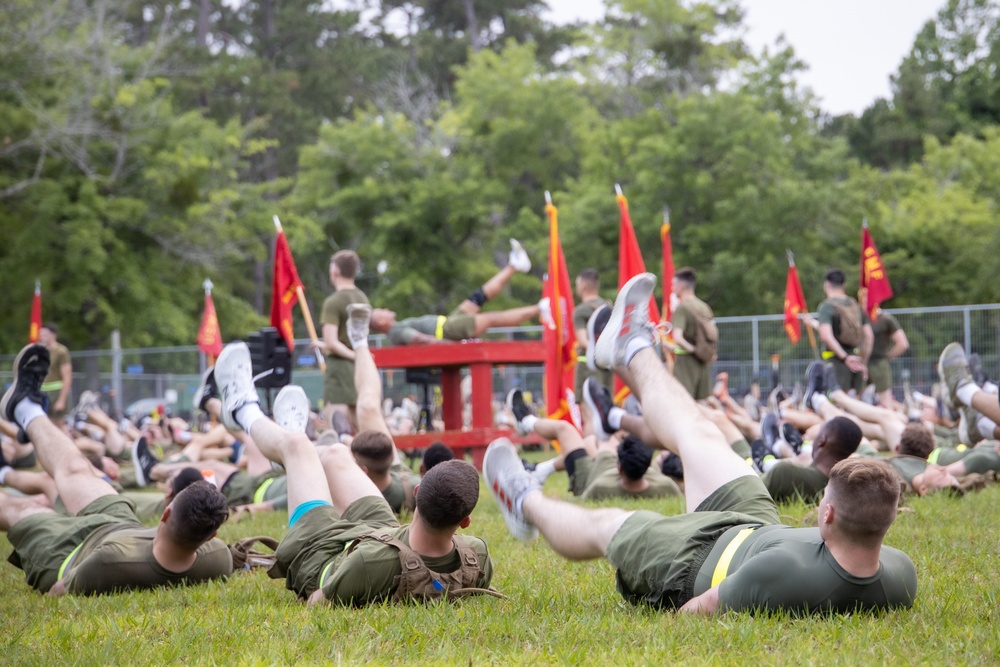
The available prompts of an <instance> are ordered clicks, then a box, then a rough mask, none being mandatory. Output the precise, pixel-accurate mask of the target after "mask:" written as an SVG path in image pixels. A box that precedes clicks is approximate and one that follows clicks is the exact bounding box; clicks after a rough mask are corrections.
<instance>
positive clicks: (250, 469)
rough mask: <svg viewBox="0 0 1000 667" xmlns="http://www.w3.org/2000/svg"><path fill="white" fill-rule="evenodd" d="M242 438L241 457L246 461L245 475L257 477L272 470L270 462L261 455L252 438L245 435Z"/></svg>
mask: <svg viewBox="0 0 1000 667" xmlns="http://www.w3.org/2000/svg"><path fill="white" fill-rule="evenodd" d="M243 437H244V440H243V456H244V458H246V461H247V474H248V475H250V476H251V477H257V476H258V475H263V474H265V473H268V472H270V471H271V470H273V468H272V467H271V460H270V459H269V458H267V457H266V456H264V455H263V454H262V453H261V451H260V449H258V448H257V443H255V442H254V441H253V438H251V437H250V436H249V435H245V434H244V436H243Z"/></svg>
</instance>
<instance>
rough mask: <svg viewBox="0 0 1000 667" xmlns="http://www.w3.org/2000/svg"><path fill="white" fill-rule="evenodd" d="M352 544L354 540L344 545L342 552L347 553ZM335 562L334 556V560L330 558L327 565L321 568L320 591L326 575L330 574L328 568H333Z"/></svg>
mask: <svg viewBox="0 0 1000 667" xmlns="http://www.w3.org/2000/svg"><path fill="white" fill-rule="evenodd" d="M354 542H355V540H351V541H349V542H348V543H347V544H345V545H344V551H347V550H348V549H350V548H351V545H352V544H354ZM338 555H339V554H338ZM336 560H337V557H336V556H335V557H334V558H332V559H331V560H330V562H329V563H327V564H326V566H325V567H324V568H323V571H322V572H320V573H319V587H320V589H322V588H323V584H325V583H326V575H328V574H330V568H331V567H333V564H334V563H335V562H336Z"/></svg>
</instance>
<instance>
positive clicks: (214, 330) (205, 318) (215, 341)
mask: <svg viewBox="0 0 1000 667" xmlns="http://www.w3.org/2000/svg"><path fill="white" fill-rule="evenodd" d="M198 349H199V350H201V351H202V352H204V353H205V354H207V355H209V356H210V357H213V358H214V357H218V356H219V354H220V353H221V352H222V332H221V331H219V318H218V316H217V315H216V314H215V302H214V301H212V293H211V292H209V291H208V290H205V309H204V310H203V311H202V313H201V326H199V327H198Z"/></svg>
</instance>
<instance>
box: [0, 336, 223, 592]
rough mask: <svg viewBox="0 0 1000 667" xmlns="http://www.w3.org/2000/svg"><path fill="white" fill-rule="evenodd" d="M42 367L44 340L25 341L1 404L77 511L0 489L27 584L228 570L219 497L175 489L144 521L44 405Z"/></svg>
mask: <svg viewBox="0 0 1000 667" xmlns="http://www.w3.org/2000/svg"><path fill="white" fill-rule="evenodd" d="M48 370H49V353H48V350H47V349H46V348H45V347H44V346H42V345H29V346H28V347H26V348H24V349H23V350H21V353H20V354H19V355H18V356H17V359H16V360H15V361H14V383H13V385H12V386H11V388H10V389H8V391H7V393H6V394H4V396H3V400H2V401H0V413H2V414H3V415H4V417H5V418H7V419H9V420H11V421H13V422H14V423H16V424H17V425H18V426H19V427H20V428H21V429H23V430H24V431H25V433H26V434H27V436H28V438H29V439H30V440H31V441H32V442H33V443H34V445H35V451H36V453H37V455H38V460H39V463H40V464H41V465H42V467H43V468H44V469H45V470H46V472H48V473H49V474H50V475H51V476H52V478H53V479H54V480H55V483H56V488H57V490H58V492H59V496H60V498H61V499H62V501H63V503H64V504H65V505H66V509H67V511H68V512H69V513H70V514H71V515H73V516H63V515H59V514H57V513H56V512H55V511H53V510H52V509H50V508H48V507H42V506H40V505H37V504H35V503H33V502H31V501H30V500H27V499H24V498H12V497H10V496H8V495H7V494H3V493H0V529H2V530H5V531H7V537H8V539H9V540H10V542H11V544H12V545H14V552H13V554H11V556H10V559H9V560H10V562H11V563H12V564H13V565H15V566H17V567H20V568H21V569H22V570H24V573H25V580H26V582H27V583H28V585H30V586H31V587H32V588H35V589H36V590H38V591H40V592H43V593H44V592H48V593H50V594H52V595H60V594H63V593H81V594H97V593H110V592H114V591H121V590H133V589H141V588H151V587H155V586H162V585H167V584H173V583H183V582H187V583H197V582H200V581H206V580H209V579H215V578H219V577H225V576H228V575H229V574H230V573H231V572H232V567H233V566H232V557H231V555H230V553H229V549H228V547H226V545H225V543H223V542H222V541H220V540H217V539H215V533H216V531H217V530H218V528H219V526H221V525H222V523H223V522H224V521H225V520H226V517H227V516H228V510H227V508H226V499H225V497H224V496H223V495H222V494H221V493H219V491H218V490H217V489H216V488H215V487H214V486H212V485H211V484H208V483H207V482H197V483H195V484H192V485H191V486H189V487H188V488H186V489H184V490H183V491H181V492H180V493H179V494H178V495H177V497H176V498H174V500H173V502H172V503H171V504H170V505H169V506H168V507H167V508H166V509H165V510H164V512H163V516H162V517H161V519H160V524H159V525H158V526H157V527H156V528H144V527H143V526H142V525H141V524H140V522H139V519H138V518H137V517H136V514H135V508H134V506H133V504H132V503H131V501H129V500H127V499H125V498H122V497H121V496H119V495H118V494H117V493H116V492H115V490H114V489H113V488H112V487H111V485H110V484H108V483H107V482H106V481H105V480H103V479H101V478H98V477H95V476H94V473H93V470H92V468H91V465H90V463H89V462H88V461H87V459H86V458H84V456H83V454H82V453H81V452H80V450H79V449H77V447H76V446H75V445H74V444H73V441H72V440H70V439H69V437H68V436H67V435H65V434H64V433H63V432H62V430H61V429H60V428H59V427H58V426H56V425H55V424H54V423H53V422H52V421H51V420H50V419H49V418H48V417H46V415H45V413H44V412H43V411H42V407H41V406H42V404H43V403H44V398H43V395H42V393H41V384H42V380H43V378H44V377H45V374H46V373H47V372H48Z"/></svg>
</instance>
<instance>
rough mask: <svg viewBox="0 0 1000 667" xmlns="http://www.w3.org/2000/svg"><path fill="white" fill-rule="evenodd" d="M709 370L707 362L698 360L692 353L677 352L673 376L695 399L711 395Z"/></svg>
mask: <svg viewBox="0 0 1000 667" xmlns="http://www.w3.org/2000/svg"><path fill="white" fill-rule="evenodd" d="M711 370H712V369H711V368H710V365H709V364H705V363H702V362H701V361H698V359H697V358H696V357H695V356H694V355H693V354H678V355H677V358H676V359H674V378H676V379H677V381H678V382H680V383H681V385H682V386H683V387H684V388H685V389H687V392H688V393H689V394H691V396H692V397H693V398H694V400H696V401H700V400H701V399H703V398H708V397H709V396H711V395H712V378H711V375H710V373H711Z"/></svg>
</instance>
